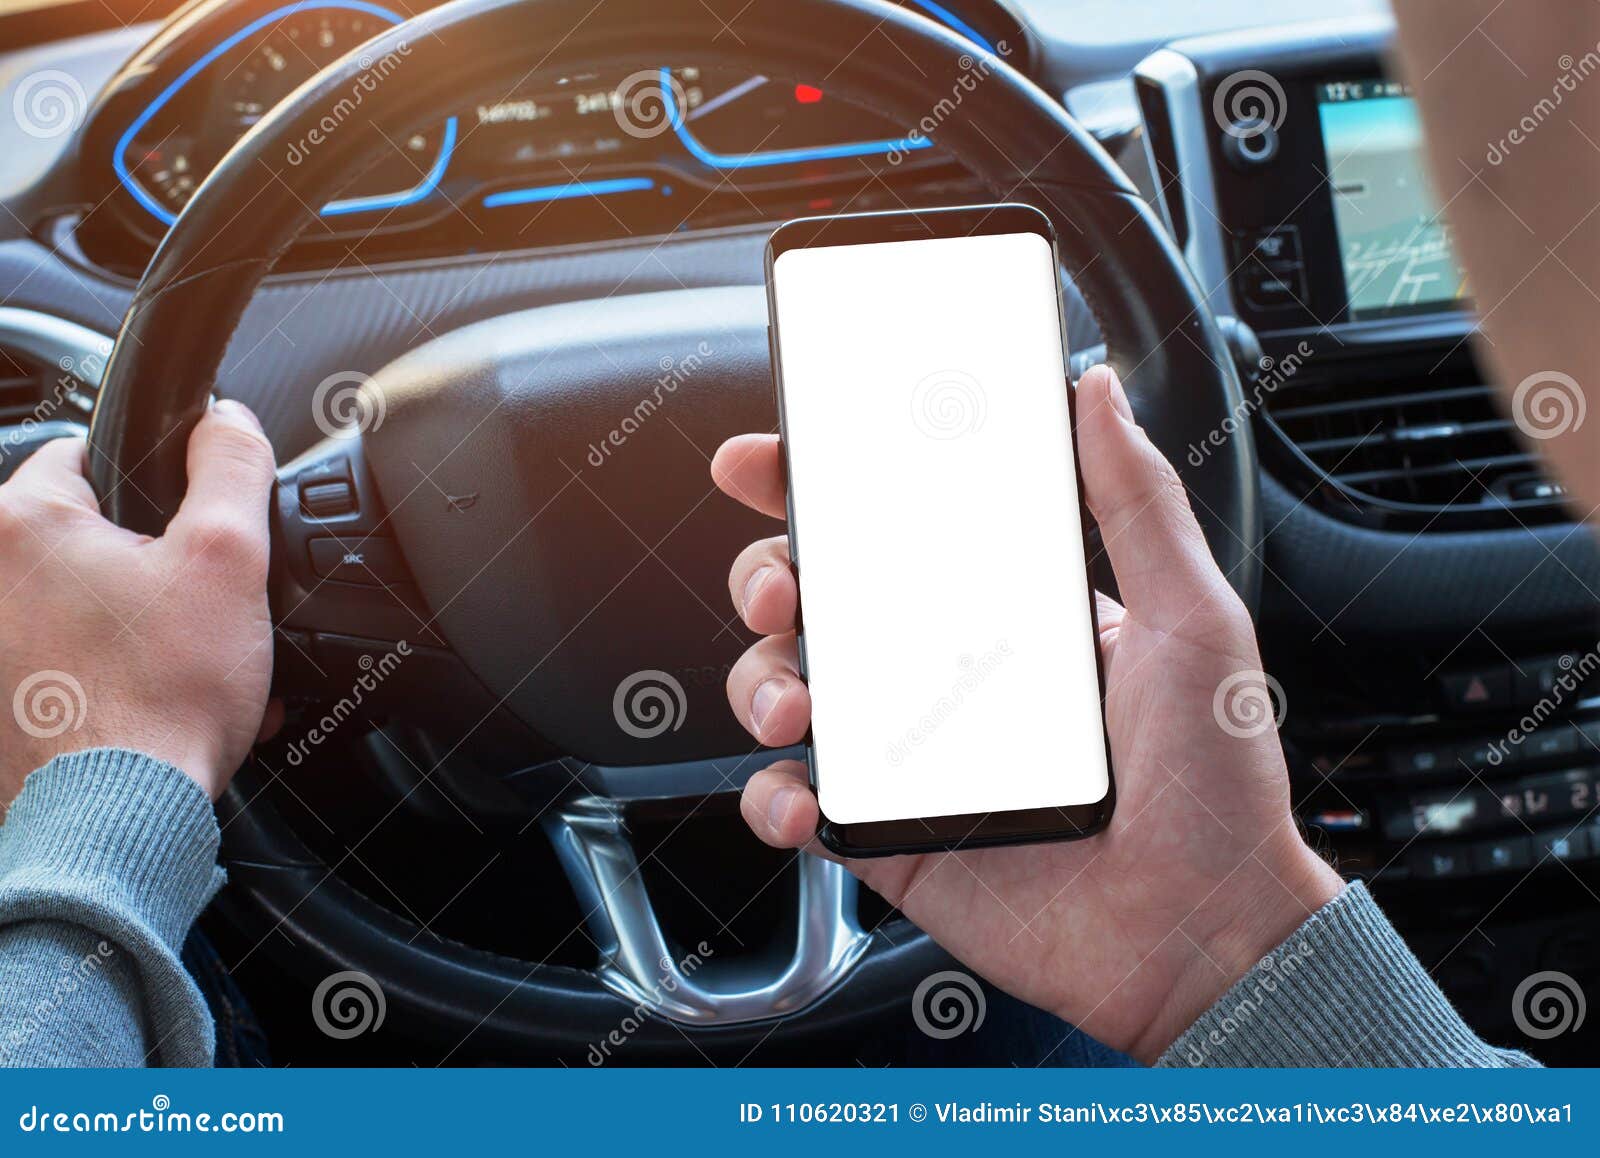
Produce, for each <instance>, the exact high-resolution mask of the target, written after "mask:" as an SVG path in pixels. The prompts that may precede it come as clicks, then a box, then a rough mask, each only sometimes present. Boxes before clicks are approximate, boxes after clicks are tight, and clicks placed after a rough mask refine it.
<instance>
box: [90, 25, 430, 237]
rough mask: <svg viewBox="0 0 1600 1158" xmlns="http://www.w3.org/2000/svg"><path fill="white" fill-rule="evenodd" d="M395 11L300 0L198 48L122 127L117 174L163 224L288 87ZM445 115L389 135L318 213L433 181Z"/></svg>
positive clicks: (402, 193) (378, 28) (383, 200)
mask: <svg viewBox="0 0 1600 1158" xmlns="http://www.w3.org/2000/svg"><path fill="white" fill-rule="evenodd" d="M399 22H400V17H399V16H398V15H397V14H395V13H392V12H389V11H388V10H387V9H383V8H380V7H378V6H377V5H375V4H371V3H367V2H366V0H327V2H326V3H324V4H318V3H315V2H311V3H307V2H306V0H300V2H297V3H292V4H287V5H285V6H284V7H282V8H279V9H276V10H275V11H273V12H269V13H267V14H266V15H265V16H263V17H261V18H260V19H258V20H256V21H255V22H253V23H251V24H249V25H246V26H245V27H244V28H241V29H240V30H238V31H237V32H235V33H234V34H233V35H232V36H229V37H226V38H224V39H223V40H222V41H221V42H220V43H218V44H216V45H214V46H213V47H212V48H211V49H210V50H209V51H208V52H205V53H204V54H202V55H201V56H200V57H199V58H198V59H197V60H196V61H195V62H194V63H193V64H192V65H191V66H190V67H189V68H188V69H187V70H186V71H185V72H184V74H183V76H182V77H181V78H180V80H179V82H178V83H177V84H175V85H173V86H171V87H169V88H168V89H166V90H165V91H163V92H162V93H160V94H159V95H158V96H157V97H156V99H155V100H154V101H152V102H151V104H150V105H149V106H147V107H146V108H145V109H144V110H143V112H141V113H140V115H139V116H138V117H136V118H135V119H134V122H133V123H132V124H131V125H130V126H129V127H128V129H127V131H126V132H125V133H124V134H123V136H122V139H121V140H120V141H119V142H118V146H117V152H116V154H115V160H114V164H115V168H116V170H117V176H118V177H119V179H121V181H122V183H123V185H124V186H125V187H126V188H127V190H128V192H129V193H131V194H132V195H133V197H134V199H135V200H136V201H137V202H139V204H140V205H142V206H143V207H144V208H145V209H146V210H147V211H149V212H150V213H151V214H152V215H154V216H155V217H156V218H157V219H158V220H160V221H161V222H162V223H163V224H167V225H170V224H172V222H173V221H175V220H176V219H177V215H178V213H179V212H181V211H182V209H183V207H184V206H185V205H187V204H188V202H189V199H190V198H191V197H192V196H193V195H194V191H195V190H196V189H197V188H198V187H199V185H200V183H201V182H202V181H203V180H204V179H205V177H206V175H207V174H208V173H209V172H210V171H211V170H212V168H214V167H215V166H216V164H217V162H218V161H220V160H221V159H222V157H223V155H224V154H225V153H226V152H227V151H228V150H229V149H230V148H232V147H233V144H234V142H236V141H237V140H238V139H239V138H240V137H241V136H243V135H244V134H245V133H246V132H248V131H249V130H250V128H251V127H252V126H253V125H254V124H255V123H256V122H257V121H259V120H260V119H261V118H262V117H264V116H266V114H267V113H268V112H270V111H271V110H272V109H273V107H274V106H276V105H278V104H279V103H281V102H282V101H283V99H284V98H285V97H287V96H288V95H289V94H290V93H291V92H293V91H294V90H295V89H297V88H298V87H300V85H302V84H304V83H305V82H306V81H307V80H309V79H310V78H311V77H313V76H315V75H316V74H317V73H318V72H320V71H321V70H322V69H324V68H326V67H327V66H328V65H329V64H331V63H333V62H334V61H335V60H337V59H339V58H340V57H341V56H344V55H345V54H346V53H348V52H350V51H351V50H352V49H354V48H355V47H357V46H358V45H360V44H363V43H365V42H366V41H368V40H370V39H372V38H373V37H374V36H376V35H378V34H379V33H380V32H382V31H383V30H385V29H387V28H388V27H390V26H391V25H394V24H398V23H399ZM454 128H455V123H454V120H453V119H451V120H448V121H446V122H445V123H444V124H443V125H442V126H440V127H437V128H435V129H434V130H432V131H422V132H416V133H411V134H409V135H407V136H405V137H403V138H400V139H395V140H391V141H389V144H390V145H391V146H392V148H391V149H390V150H389V151H388V152H387V153H386V154H385V156H384V157H383V159H382V160H381V161H380V162H378V164H376V165H375V166H373V167H372V168H371V169H369V170H367V171H366V172H364V173H363V174H362V175H361V176H360V177H359V178H358V180H357V182H356V183H355V187H354V188H352V189H351V190H349V191H347V193H346V195H345V196H344V197H343V198H341V199H340V200H338V201H335V202H332V203H330V204H329V205H328V206H326V207H324V209H323V214H324V215H325V216H333V215H337V214H344V213H356V212H365V211H373V210H379V209H391V208H397V207H399V206H402V205H406V204H410V203H412V202H413V201H417V200H420V199H421V198H422V197H423V196H425V195H426V194H427V193H428V192H430V191H431V190H432V189H433V187H434V185H435V184H436V183H437V182H438V179H439V176H440V175H441V174H442V172H443V169H444V165H445V163H446V162H447V161H448V153H449V150H450V148H451V146H452V144H453V141H454V137H455V133H454Z"/></svg>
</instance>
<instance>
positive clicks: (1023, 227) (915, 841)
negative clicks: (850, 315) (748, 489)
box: [766, 203, 1116, 857]
mask: <svg viewBox="0 0 1600 1158" xmlns="http://www.w3.org/2000/svg"><path fill="white" fill-rule="evenodd" d="M1008 233H1033V234H1037V235H1038V236H1041V237H1043V238H1044V239H1045V240H1046V241H1047V242H1048V243H1049V245H1050V251H1051V253H1052V255H1054V256H1055V259H1056V267H1057V268H1058V269H1059V268H1060V264H1061V262H1060V256H1059V253H1058V250H1057V244H1056V234H1055V229H1054V227H1053V226H1052V225H1051V222H1050V219H1049V218H1048V217H1047V216H1045V215H1044V214H1043V213H1042V212H1040V211H1039V210H1037V209H1035V208H1034V207H1033V206H1031V205H1023V204H1015V203H1011V204H996V205H963V206H954V207H949V208H939V209H926V210H893V211H888V212H880V213H852V214H842V215H837V216H831V217H803V218H798V219H796V220H793V221H787V222H785V223H784V224H782V225H780V226H779V227H778V228H777V229H776V230H775V231H774V232H773V234H772V236H771V238H770V239H769V240H768V242H767V247H766V284H767V317H768V325H767V340H768V344H769V346H770V353H771V361H772V381H773V390H774V395H775V400H776V404H777V411H778V433H779V438H780V447H783V446H787V439H788V429H787V422H786V419H785V412H784V394H783V369H782V365H783V364H782V359H781V357H780V349H781V346H780V340H779V335H778V313H777V299H776V295H775V290H774V284H773V272H774V266H775V263H776V262H777V260H778V258H779V257H781V256H782V255H783V254H784V253H786V252H788V251H789V250H792V249H807V248H814V247H819V246H834V245H864V244H871V243H876V242H884V241H915V240H925V239H934V238H953V237H975V236H984V235H992V234H1008ZM1056 316H1057V319H1058V321H1057V325H1058V326H1059V330H1060V334H1061V356H1062V364H1063V365H1068V364H1070V363H1069V362H1068V351H1067V343H1066V334H1067V329H1066V308H1065V303H1064V300H1063V295H1062V292H1061V282H1060V279H1059V278H1058V279H1057V281H1056ZM1062 388H1063V389H1064V390H1066V392H1067V413H1068V418H1069V429H1068V437H1069V438H1070V440H1071V442H1072V456H1073V469H1074V470H1075V472H1076V473H1077V482H1078V513H1079V517H1080V519H1081V520H1082V525H1083V542H1084V544H1085V551H1086V552H1087V549H1088V548H1087V544H1088V543H1089V541H1090V538H1089V536H1090V531H1091V528H1092V526H1093V520H1092V518H1091V517H1090V515H1089V511H1088V508H1087V506H1086V505H1085V504H1084V500H1083V495H1084V488H1083V471H1082V467H1081V465H1080V463H1079V461H1078V431H1077V422H1078V412H1077V400H1076V398H1075V397H1074V391H1073V389H1072V386H1071V384H1070V382H1068V381H1066V380H1063V382H1062ZM782 459H783V470H784V478H785V484H786V488H785V493H786V497H785V504H786V508H787V511H786V513H787V515H788V535H789V551H790V556H791V558H792V559H793V561H794V562H793V566H794V568H795V578H796V584H797V585H798V584H799V568H800V546H799V540H798V535H797V533H796V527H795V518H794V487H793V485H792V479H790V478H789V460H788V455H787V454H786V453H785V454H783V455H782ZM1087 570H1088V569H1087V568H1085V571H1086V573H1087ZM1085 598H1086V599H1087V600H1088V606H1089V618H1090V622H1091V623H1092V624H1093V627H1094V633H1095V638H1096V639H1098V638H1099V633H1100V622H1099V616H1098V613H1097V609H1096V603H1095V592H1094V580H1093V578H1092V577H1089V578H1088V579H1087V582H1086V591H1085ZM796 640H797V643H798V646H799V655H800V674H801V675H802V677H805V678H807V679H809V678H810V675H809V671H808V665H807V662H806V646H805V631H804V626H803V622H799V621H797V623H796ZM1095 673H1096V677H1097V678H1098V680H1099V685H1100V724H1101V736H1102V741H1103V743H1104V744H1105V752H1106V775H1107V782H1106V794H1105V795H1104V796H1103V797H1101V798H1100V799H1099V800H1097V801H1094V802H1091V803H1088V804H1077V805H1068V806H1064V807H1058V808H1031V809H1018V810H1011V811H1005V812H989V813H964V814H961V815H956V816H935V817H914V818H911V819H906V820H887V821H874V822H869V823H857V824H836V823H834V822H832V821H830V820H829V819H828V818H827V817H826V816H822V817H821V820H820V823H819V826H818V829H817V838H818V839H819V840H820V841H821V842H822V844H823V845H824V846H825V847H826V848H828V849H830V850H831V851H833V852H835V853H837V854H839V855H840V856H846V857H870V856H892V855H898V854H903V853H918V852H942V851H955V850H958V849H964V848H986V847H992V846H995V845H1010V844H1031V843H1036V842H1040V841H1058V840H1081V839H1082V838H1084V837H1087V836H1092V835H1094V834H1095V833H1097V832H1099V831H1101V830H1102V829H1104V828H1105V827H1106V825H1107V823H1109V821H1110V819H1111V814H1112V811H1113V808H1114V807H1115V804H1116V771H1115V768H1114V767H1113V765H1112V760H1111V737H1110V733H1109V731H1108V729H1107V728H1106V714H1105V713H1106V673H1105V663H1104V660H1103V658H1102V657H1101V655H1100V649H1099V648H1098V647H1096V648H1095ZM805 748H806V770H807V774H808V776H809V778H810V781H811V786H812V789H813V790H815V789H816V787H817V757H816V747H815V745H814V743H813V741H812V736H811V733H810V732H809V731H807V733H806V737H805Z"/></svg>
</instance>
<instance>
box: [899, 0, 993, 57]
mask: <svg viewBox="0 0 1600 1158" xmlns="http://www.w3.org/2000/svg"><path fill="white" fill-rule="evenodd" d="M911 2H912V3H913V4H915V5H916V6H917V7H918V8H920V9H922V10H923V11H924V12H926V13H927V14H928V15H929V16H931V17H933V18H934V19H935V20H937V21H938V22H939V23H940V24H943V25H944V26H945V27H947V28H949V29H951V30H952V31H954V32H957V33H960V34H961V35H962V36H965V37H966V38H967V39H968V40H970V41H972V43H974V44H976V45H977V46H978V47H979V48H981V49H983V50H984V51H985V52H987V53H989V54H990V55H993V54H994V45H992V44H990V43H989V42H988V41H987V40H986V39H984V38H983V37H982V36H981V35H979V33H978V30H977V29H976V28H974V27H972V25H970V24H968V23H967V22H966V21H965V20H963V19H961V17H959V16H957V15H956V14H955V13H954V12H952V11H950V9H948V8H946V7H945V6H944V5H943V4H935V3H934V2H933V0H911Z"/></svg>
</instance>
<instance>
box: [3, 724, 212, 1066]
mask: <svg viewBox="0 0 1600 1158" xmlns="http://www.w3.org/2000/svg"><path fill="white" fill-rule="evenodd" d="M219 843H220V834H219V833H218V830H217V823H216V819H215V817H214V815H213V813H212V811H211V802H210V801H209V800H207V799H206V796H205V793H203V792H202V791H201V790H200V788H199V786H198V785H196V784H195V783H194V781H192V780H190V779H189V778H188V777H187V776H185V775H184V774H183V773H182V772H180V771H178V769H176V768H174V767H172V766H171V765H170V764H166V763H163V762H161V761H159V760H155V759H152V758H151V757H149V756H143V755H140V754H139V753H137V752H130V751H127V750H124V749H116V748H97V749H93V750H90V751H86V752H75V753H72V754H71V755H68V756H60V757H57V758H56V759H54V760H52V761H51V762H50V763H49V764H46V765H45V766H44V767H43V768H41V769H39V771H37V772H35V773H34V774H33V775H31V776H29V777H28V780H27V782H26V784H24V786H23V789H22V792H21V794H20V795H19V796H18V797H17V799H16V801H15V803H13V805H12V806H11V811H10V813H9V814H8V815H7V816H6V819H5V823H4V825H3V826H0V1064H5V1065H11V1066H139V1065H175V1066H176V1065H182V1066H204V1065H210V1064H211V1061H212V1056H213V1051H214V1049H215V1044H216V1043H215V1035H214V1028H213V1025H212V1021H211V1015H210V1013H209V1012H208V1011H207V1009H206V1004H205V1001H204V999H203V998H202V997H201V995H200V992H199V990H198V989H197V988H196V987H195V984H194V982H193V980H191V979H190V977H189V975H188V973H187V972H186V971H185V970H184V968H183V966H182V964H180V963H179V960H178V954H179V951H180V949H181V947H182V945H183V941H184V938H185V937H186V936H187V935H188V932H189V927H190V926H191V925H192V924H193V923H194V921H195V918H196V917H197V916H199V914H200V911H201V909H203V908H204V907H205V905H206V903H207V902H208V901H210V899H211V897H212V896H213V895H215V893H216V891H217V889H218V888H220V887H221V885H222V882H223V873H222V870H221V869H220V868H219V867H218V866H217V847H218V844H219Z"/></svg>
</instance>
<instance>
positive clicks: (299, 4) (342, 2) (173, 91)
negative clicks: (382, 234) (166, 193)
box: [111, 0, 456, 225]
mask: <svg viewBox="0 0 1600 1158" xmlns="http://www.w3.org/2000/svg"><path fill="white" fill-rule="evenodd" d="M328 8H338V9H344V10H347V11H350V12H361V13H364V14H366V15H368V16H372V17H374V18H376V19H378V20H383V21H386V22H388V23H390V24H399V23H400V22H401V19H402V17H400V16H399V15H397V14H396V13H394V12H391V11H390V10H389V9H387V8H383V7H380V6H379V5H377V4H369V3H367V0H295V3H293V4H285V5H284V6H283V7H281V8H275V9H273V10H272V11H271V12H268V13H267V14H266V15H265V16H262V17H260V18H258V19H256V20H253V21H251V22H250V23H249V24H247V25H245V26H244V27H243V28H241V29H239V31H237V32H235V33H234V34H233V35H232V36H229V37H228V38H227V39H226V40H223V41H222V42H221V43H219V44H217V45H215V46H214V47H212V49H211V50H210V51H209V52H207V53H206V54H205V55H203V56H201V57H200V58H199V59H198V60H196V61H195V62H194V63H193V64H191V65H189V67H188V68H186V69H184V70H183V72H181V73H179V74H178V76H177V78H176V79H175V80H174V81H173V82H172V83H171V84H169V85H168V86H167V87H166V88H164V89H162V90H161V92H160V94H159V95H157V97H156V98H155V100H153V101H151V102H150V103H149V104H148V105H146V106H145V108H144V110H143V111H142V112H140V113H139V115H138V116H136V117H134V118H133V121H132V122H131V123H130V124H129V125H128V127H127V128H126V129H125V130H123V133H122V136H121V137H120V138H118V140H117V145H116V148H115V149H114V150H113V152H112V155H111V167H112V168H113V169H114V170H115V171H116V174H117V180H118V181H119V182H121V184H122V187H123V188H124V189H126V190H127V191H128V192H129V193H130V194H131V195H132V196H133V199H134V200H135V201H137V202H138V203H139V204H140V205H142V206H143V207H144V208H145V209H146V210H148V211H149V213H150V214H151V215H152V216H153V217H155V218H156V220H158V221H160V222H161V223H162V224H163V225H171V224H173V223H174V222H175V221H177V220H178V217H177V214H175V213H173V212H172V211H171V210H170V209H168V208H167V207H166V206H165V205H163V204H162V203H161V202H160V201H157V200H156V199H155V198H154V197H152V196H151V195H150V194H149V193H148V192H147V191H146V190H145V189H144V187H143V186H141V185H140V184H139V182H137V181H135V180H134V179H133V173H132V172H131V171H130V170H129V169H128V161H127V155H128V150H129V149H130V148H132V146H133V139H134V137H136V136H138V134H139V133H140V132H141V131H142V130H143V129H144V127H145V126H146V125H148V124H149V123H150V121H151V119H152V118H153V117H154V116H155V115H156V114H157V113H159V112H160V111H161V110H162V109H163V108H165V107H166V106H167V104H168V103H169V102H170V101H171V100H172V98H173V97H175V96H177V95H178V93H180V92H181V91H183V89H184V87H185V86H186V85H188V84H189V82H190V81H192V80H194V78H195V77H197V76H199V75H200V74H201V73H202V72H204V71H205V70H206V69H207V68H209V67H211V65H212V64H214V63H216V61H217V59H218V58H220V57H221V56H223V55H225V54H226V53H228V52H230V51H231V50H232V49H234V48H235V47H237V46H238V45H239V44H241V43H243V42H244V41H245V40H248V39H249V38H250V37H252V36H254V35H255V34H256V33H258V32H260V31H261V30H262V29H264V28H267V27H269V26H270V25H272V24H273V23H275V22H277V21H280V20H285V19H287V18H288V17H290V16H295V15H298V14H299V13H301V12H316V11H319V10H322V9H328ZM455 139H456V124H455V118H454V117H452V118H451V119H450V121H449V122H448V123H447V124H446V125H445V139H444V143H443V144H442V145H441V146H440V149H439V158H438V160H436V161H435V162H434V164H433V168H432V169H431V170H430V171H429V172H428V174H427V176H425V177H424V178H423V180H422V182H421V183H420V184H418V185H416V186H413V187H412V188H411V189H407V190H405V191H404V192H401V193H390V194H383V195H380V196H377V197H353V198H350V199H348V200H345V201H334V202H331V203H329V204H328V205H327V206H326V207H325V208H324V209H323V210H322V213H323V214H324V215H325V216H332V215H335V214H339V213H358V212H366V211H368V210H371V209H392V208H395V207H396V206H400V205H409V204H412V203H413V202H415V201H420V200H421V199H422V198H424V197H426V196H427V195H428V194H429V193H431V192H433V190H434V189H435V188H436V187H437V186H438V184H439V179H440V178H441V177H443V176H444V171H445V168H446V166H447V165H448V164H449V162H450V153H451V151H452V150H453V149H454V146H455Z"/></svg>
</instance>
